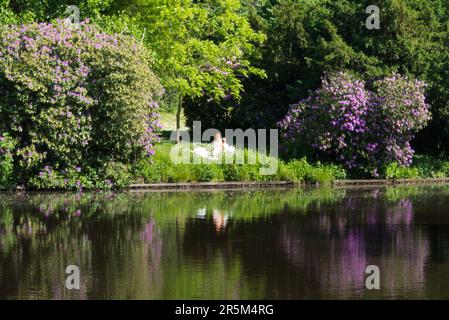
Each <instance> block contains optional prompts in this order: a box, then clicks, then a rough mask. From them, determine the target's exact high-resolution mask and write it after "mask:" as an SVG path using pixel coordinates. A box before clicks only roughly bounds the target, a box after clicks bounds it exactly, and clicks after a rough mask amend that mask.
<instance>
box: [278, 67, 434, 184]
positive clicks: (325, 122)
mask: <svg viewBox="0 0 449 320" xmlns="http://www.w3.org/2000/svg"><path fill="white" fill-rule="evenodd" d="M424 87H425V84H424V83H423V82H421V81H418V80H415V81H411V80H408V79H406V78H404V77H402V76H398V75H393V76H391V77H388V78H385V79H383V80H378V81H375V82H374V83H373V84H372V88H371V90H368V89H367V86H366V84H365V83H364V82H363V81H360V80H357V79H354V78H353V77H352V76H350V75H348V74H346V73H343V72H340V73H337V74H333V75H330V76H329V77H327V78H325V79H323V81H322V87H321V88H320V89H318V90H317V91H315V92H313V93H312V94H311V96H310V97H308V98H307V99H305V100H302V101H301V102H299V103H298V104H296V105H293V106H292V107H291V109H290V110H289V111H288V113H287V115H286V116H285V118H284V119H283V120H282V121H281V122H279V127H280V129H281V131H282V136H283V138H284V140H285V141H286V145H287V148H289V149H290V150H292V149H294V148H296V150H297V148H298V147H301V148H307V147H310V148H312V149H313V150H315V151H317V153H318V155H319V156H322V157H327V158H328V159H332V160H334V161H335V160H337V162H339V163H342V164H343V165H344V167H345V168H347V169H349V170H352V171H357V170H359V171H364V172H365V173H370V174H372V175H374V176H377V175H378V174H379V170H380V169H381V168H383V167H384V165H385V164H388V163H392V162H397V163H398V164H399V165H403V166H408V165H410V164H411V161H412V156H413V150H412V148H411V146H410V141H411V139H412V138H413V134H414V133H415V132H416V131H418V130H419V129H421V128H423V127H424V126H425V125H426V123H427V122H428V121H429V119H430V112H429V107H428V105H427V104H426V102H425V97H424Z"/></svg>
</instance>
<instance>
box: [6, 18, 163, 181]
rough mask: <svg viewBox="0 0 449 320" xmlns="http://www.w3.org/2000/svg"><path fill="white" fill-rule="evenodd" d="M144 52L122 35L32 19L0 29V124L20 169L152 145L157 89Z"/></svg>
mask: <svg viewBox="0 0 449 320" xmlns="http://www.w3.org/2000/svg"><path fill="white" fill-rule="evenodd" d="M148 62H149V59H148V52H147V51H146V50H145V48H144V47H142V46H140V45H138V44H136V43H135V41H134V40H133V39H132V38H131V37H128V36H124V35H117V34H116V35H109V34H105V33H103V32H100V31H99V30H98V29H97V28H96V27H95V26H94V25H92V24H90V23H89V22H88V21H84V22H82V23H81V25H80V28H79V29H72V28H70V27H67V26H66V25H65V24H64V23H63V22H61V21H58V22H56V23H55V24H49V23H32V24H28V25H22V26H10V27H6V28H3V29H2V31H0V132H7V133H8V134H9V135H10V136H11V137H12V138H13V139H15V140H17V146H16V148H15V150H14V153H15V156H16V159H17V168H19V170H21V171H22V172H21V173H22V174H24V175H26V176H29V175H31V174H32V175H35V176H36V175H37V174H38V173H39V172H42V170H43V168H45V167H46V166H48V167H51V168H53V169H54V170H57V171H58V172H62V171H64V170H68V169H70V168H74V167H76V166H79V167H84V166H87V165H91V166H93V167H95V166H98V165H99V164H100V163H107V162H110V161H115V162H121V163H123V164H127V163H130V162H131V161H134V160H135V159H137V158H139V157H141V156H143V155H145V154H147V155H152V154H153V153H154V150H153V146H154V143H155V142H156V141H157V139H158V137H157V135H156V133H155V131H156V130H157V129H158V114H157V108H158V105H157V103H156V102H155V100H156V99H157V98H158V96H160V95H161V94H162V88H161V86H160V84H159V81H158V79H157V77H156V76H155V75H154V74H153V72H152V71H151V70H150V68H149V66H148Z"/></svg>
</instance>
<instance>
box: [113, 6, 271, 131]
mask: <svg viewBox="0 0 449 320" xmlns="http://www.w3.org/2000/svg"><path fill="white" fill-rule="evenodd" d="M117 5H118V8H121V9H124V10H125V11H126V12H127V13H128V14H129V15H130V16H132V17H138V18H137V19H136V20H138V24H139V28H140V30H144V38H143V39H144V42H145V44H147V46H148V47H149V48H151V49H152V51H153V52H154V54H155V61H156V70H157V73H158V74H159V76H160V77H161V79H162V82H163V85H164V87H165V88H166V89H167V91H168V92H169V93H170V94H174V95H176V97H177V124H176V127H177V128H178V129H179V127H180V114H181V110H182V106H183V102H184V98H185V97H188V98H196V97H207V99H211V100H220V99H222V98H224V97H226V96H233V97H236V98H239V97H240V94H241V92H242V90H243V85H242V78H245V77H248V76H249V75H257V76H262V77H263V76H264V72H263V71H262V70H261V69H259V68H256V67H254V66H252V65H251V60H250V59H251V58H252V57H254V56H255V55H257V52H258V51H257V47H256V45H257V44H259V43H261V42H262V41H263V40H264V36H263V34H261V33H257V32H254V31H253V30H252V28H251V25H250V24H249V22H248V20H247V19H246V17H245V16H244V15H243V14H242V13H241V12H242V7H241V4H240V0H203V1H191V0H150V1H147V0H146V1H140V0H135V1H132V2H129V3H127V4H126V5H124V6H123V5H122V4H120V3H119V4H117ZM118 8H117V7H116V10H118Z"/></svg>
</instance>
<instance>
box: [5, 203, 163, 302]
mask: <svg viewBox="0 0 449 320" xmlns="http://www.w3.org/2000/svg"><path fill="white" fill-rule="evenodd" d="M76 197H78V196H76ZM73 200H74V198H73V199H70V197H69V199H65V200H61V199H58V200H54V201H51V202H50V203H46V202H43V203H41V204H39V205H36V206H35V205H34V204H33V203H32V202H26V203H27V205H24V204H23V203H21V204H19V205H18V206H11V207H10V209H11V210H12V214H13V222H12V224H9V225H8V227H6V229H4V231H5V230H6V231H5V232H4V233H3V234H1V235H0V298H5V297H8V296H9V297H21V298H47V299H69V298H70V299H86V298H92V297H95V298H139V297H140V298H144V297H148V295H149V293H154V294H157V293H158V292H160V290H161V289H160V288H161V287H162V279H163V278H162V276H161V270H160V264H161V256H162V236H161V232H160V228H159V227H158V226H157V224H156V222H155V220H154V219H152V218H147V217H145V216H140V215H132V214H126V213H127V210H123V209H124V208H125V209H126V207H127V206H126V205H125V206H123V203H122V206H121V207H120V206H118V207H116V210H115V211H114V214H112V215H111V211H106V212H103V211H102V208H104V206H106V204H101V203H97V205H96V206H90V205H89V203H84V204H83V203H79V202H78V203H77V202H74V201H73ZM105 201H109V200H108V198H106V199H105ZM55 202H56V203H55ZM48 208H52V209H51V210H50V211H49V210H48ZM75 208H79V209H76V210H80V211H81V212H82V213H81V215H79V216H78V215H76V214H74V212H75V211H76V210H75ZM89 210H94V212H96V216H95V217H92V216H91V215H92V211H89ZM122 210H123V211H122ZM11 239H12V240H11ZM6 241H7V242H6ZM5 242H6V243H5ZM70 264H74V265H77V266H79V267H80V271H81V290H79V291H78V290H73V291H70V290H66V289H65V286H64V284H65V279H66V276H67V275H66V274H65V268H66V267H67V266H68V265H70Z"/></svg>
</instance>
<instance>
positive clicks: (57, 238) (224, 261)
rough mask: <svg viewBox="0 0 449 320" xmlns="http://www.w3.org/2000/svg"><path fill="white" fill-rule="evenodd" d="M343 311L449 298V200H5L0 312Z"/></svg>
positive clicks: (0, 198) (338, 194)
mask: <svg viewBox="0 0 449 320" xmlns="http://www.w3.org/2000/svg"><path fill="white" fill-rule="evenodd" d="M68 265H76V266H78V267H79V269H80V279H81V288H80V290H68V289H66V287H65V280H66V277H67V275H66V273H65V271H66V267H67V266H68ZM368 265H377V266H378V267H379V270H380V290H367V289H366V288H365V280H366V277H367V276H368V275H367V274H366V273H365V268H366V267H367V266H368ZM334 298H336V299H348V298H354V299H377V298H382V299H392V298H400V299H411V298H422V299H429V298H430V299H432V298H449V187H448V186H439V187H431V186H427V187H391V188H366V189H313V190H303V189H287V190H282V189H280V190H259V191H254V190H253V191H208V192H199V191H198V192H146V193H144V192H136V193H131V192H129V193H83V194H51V193H42V194H34V195H33V194H0V299H334Z"/></svg>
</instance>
